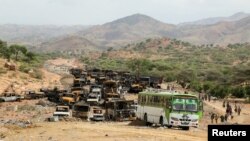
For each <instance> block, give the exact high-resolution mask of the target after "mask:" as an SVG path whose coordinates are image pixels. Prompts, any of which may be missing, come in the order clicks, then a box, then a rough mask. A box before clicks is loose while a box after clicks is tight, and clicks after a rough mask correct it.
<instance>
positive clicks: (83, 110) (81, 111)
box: [72, 101, 90, 119]
mask: <svg viewBox="0 0 250 141" xmlns="http://www.w3.org/2000/svg"><path fill="white" fill-rule="evenodd" d="M89 111H90V105H89V104H87V103H86V102H84V101H80V102H77V103H76V104H74V105H73V108H72V116H73V117H77V118H82V119H88V118H89Z"/></svg>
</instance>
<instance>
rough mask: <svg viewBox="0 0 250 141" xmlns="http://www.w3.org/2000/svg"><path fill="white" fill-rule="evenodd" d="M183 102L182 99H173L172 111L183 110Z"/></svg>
mask: <svg viewBox="0 0 250 141" xmlns="http://www.w3.org/2000/svg"><path fill="white" fill-rule="evenodd" d="M184 104H185V100H184V99H178V98H176V99H174V101H173V110H177V111H180V110H185V105H184Z"/></svg>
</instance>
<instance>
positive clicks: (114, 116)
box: [105, 99, 136, 121]
mask: <svg viewBox="0 0 250 141" xmlns="http://www.w3.org/2000/svg"><path fill="white" fill-rule="evenodd" d="M105 110H106V118H107V119H108V120H115V121H127V120H136V103H135V102H134V101H133V100H124V99H113V100H111V101H106V104H105Z"/></svg>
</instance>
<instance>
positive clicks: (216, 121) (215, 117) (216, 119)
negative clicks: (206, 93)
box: [214, 114, 219, 124]
mask: <svg viewBox="0 0 250 141" xmlns="http://www.w3.org/2000/svg"><path fill="white" fill-rule="evenodd" d="M218 118H219V116H218V114H215V116H214V119H215V123H216V124H217V123H218Z"/></svg>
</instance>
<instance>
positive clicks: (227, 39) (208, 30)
mask: <svg viewBox="0 0 250 141" xmlns="http://www.w3.org/2000/svg"><path fill="white" fill-rule="evenodd" d="M175 32H176V33H178V34H177V36H175V38H177V39H180V40H184V41H189V42H191V43H194V44H228V43H244V42H250V16H249V17H246V18H244V19H241V20H238V21H234V22H219V23H217V24H213V25H206V26H204V25H203V26H194V25H193V26H184V27H180V28H178V29H176V31H175Z"/></svg>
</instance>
